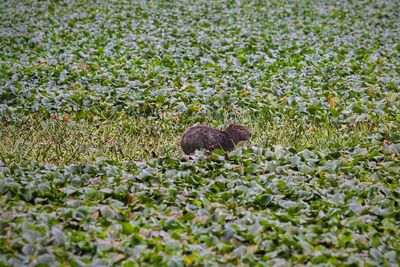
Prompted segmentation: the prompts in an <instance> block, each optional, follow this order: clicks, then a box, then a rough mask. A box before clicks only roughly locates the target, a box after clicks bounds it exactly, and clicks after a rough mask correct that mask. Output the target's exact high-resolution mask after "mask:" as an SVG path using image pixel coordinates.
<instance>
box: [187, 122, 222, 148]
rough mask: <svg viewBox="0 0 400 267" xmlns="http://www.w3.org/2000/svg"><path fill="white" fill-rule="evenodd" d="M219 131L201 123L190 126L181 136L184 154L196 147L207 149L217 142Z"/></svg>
mask: <svg viewBox="0 0 400 267" xmlns="http://www.w3.org/2000/svg"><path fill="white" fill-rule="evenodd" d="M220 135H221V131H219V130H217V129H214V128H211V127H208V126H203V125H196V126H193V127H190V128H189V129H188V130H187V131H186V132H185V133H184V134H183V135H182V138H181V147H182V150H183V152H184V153H185V154H191V153H193V152H194V151H195V150H196V149H209V148H210V147H212V146H215V145H216V144H218V143H219V139H220Z"/></svg>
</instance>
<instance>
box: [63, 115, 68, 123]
mask: <svg viewBox="0 0 400 267" xmlns="http://www.w3.org/2000/svg"><path fill="white" fill-rule="evenodd" d="M68 121H69V116H68V115H67V114H65V115H64V116H63V122H68Z"/></svg>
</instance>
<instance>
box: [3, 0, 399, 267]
mask: <svg viewBox="0 0 400 267" xmlns="http://www.w3.org/2000/svg"><path fill="white" fill-rule="evenodd" d="M289 2H290V1H288V3H283V2H281V1H127V0H126V1H111V0H110V1H84V0H76V1H5V2H2V3H0V18H1V19H0V30H1V31H0V51H1V53H0V61H1V68H0V115H1V118H2V121H4V123H3V124H2V125H4V127H6V125H9V124H12V123H13V120H16V119H17V118H18V117H20V116H23V115H32V114H37V113H39V114H40V115H41V116H47V117H49V119H50V118H52V119H54V120H58V119H59V118H61V120H63V119H64V120H65V121H68V119H69V118H70V117H69V116H71V118H73V120H75V121H76V122H77V123H79V121H80V120H84V121H85V122H87V121H89V122H91V121H93V120H95V121H99V120H102V119H108V120H111V121H112V120H113V119H115V120H117V119H118V118H121V117H123V118H124V119H125V120H126V119H127V118H128V119H129V118H130V117H131V118H134V119H135V120H142V118H146V120H148V119H151V120H153V121H163V120H166V122H164V121H163V123H166V124H167V125H169V127H171V126H170V125H172V124H176V123H177V122H179V123H181V122H185V123H187V124H189V123H191V122H194V121H195V120H194V119H192V118H194V117H196V116H198V114H203V116H210V118H213V116H218V114H219V116H220V117H221V116H223V115H221V114H226V113H230V114H235V116H238V117H240V116H241V114H246V116H248V117H247V118H252V119H253V120H254V121H253V122H252V123H254V124H257V123H258V121H263V120H271V121H274V123H276V124H279V123H281V120H282V118H287V117H291V118H293V119H295V120H296V121H297V122H298V123H303V124H307V123H310V122H312V123H314V124H316V125H318V123H321V125H322V124H326V123H328V124H330V125H333V126H332V127H337V128H339V129H340V128H341V127H348V128H352V127H357V125H358V124H366V125H369V126H370V129H372V130H371V132H370V133H368V138H367V140H368V141H366V142H363V143H362V144H359V145H356V146H351V147H346V148H343V147H337V146H335V145H334V144H332V145H330V144H329V146H330V149H329V151H323V152H322V151H319V150H317V149H315V148H314V147H308V148H307V149H304V148H302V149H299V148H298V147H296V148H293V147H282V146H269V145H268V142H267V143H265V144H266V145H265V146H264V147H247V148H245V147H244V148H239V149H238V150H235V151H233V152H232V153H230V154H229V155H224V153H222V151H216V152H215V153H214V154H213V155H211V156H209V157H207V156H204V155H203V154H202V153H199V154H197V155H196V156H194V157H192V158H186V157H185V158H183V157H180V156H178V157H177V156H173V157H171V156H168V155H166V157H163V158H158V159H154V160H150V161H144V162H142V161H111V160H109V159H98V160H97V161H96V162H93V163H92V164H79V163H77V164H71V165H65V166H64V165H59V166H56V165H51V164H43V163H41V162H34V161H33V162H31V163H29V164H18V163H16V164H7V165H6V164H4V162H2V161H1V160H0V193H1V197H0V206H1V207H0V266H10V265H11V266H23V265H29V266H36V265H37V266H55V265H58V264H60V265H62V266H69V265H73V266H86V265H93V266H109V265H112V264H121V265H123V266H126V267H128V266H142V265H146V264H148V265H154V266H164V265H168V266H181V265H195V266H198V265H207V266H208V265H217V264H220V265H249V266H256V265H260V266H262V265H274V266H288V265H294V264H296V263H298V264H304V265H307V264H310V265H316V264H323V265H349V266H357V265H361V266H363V265H364V266H398V264H399V263H400V241H399V235H400V229H399V228H400V201H399V199H400V186H399V173H400V161H399V154H400V126H399V122H400V93H399V91H400V90H399V84H400V40H399V39H400V38H399V29H400V20H399V18H398V11H399V10H400V2H399V1H372V0H371V1H355V0H354V1H311V0H301V1H293V2H292V3H289ZM66 114H68V115H66ZM63 116H64V117H63ZM38 124H39V123H38ZM41 125H47V124H43V123H42V124H41ZM152 125H153V126H154V125H156V126H157V125H160V124H152ZM141 127H143V129H144V127H145V126H143V125H142V126H141ZM154 127H155V126H154ZM178 127H179V126H178ZM181 128H182V127H181ZM143 129H142V130H143ZM168 129H169V128H168ZM140 130H141V129H140V128H138V129H135V131H140ZM283 131H284V129H283ZM124 134H127V133H124ZM316 134H317V133H316ZM60 138H63V137H62V136H61V137H60ZM0 142H2V139H1V136H0ZM0 147H2V146H0ZM1 152H2V151H1V150H0V153H1ZM0 156H1V155H0Z"/></svg>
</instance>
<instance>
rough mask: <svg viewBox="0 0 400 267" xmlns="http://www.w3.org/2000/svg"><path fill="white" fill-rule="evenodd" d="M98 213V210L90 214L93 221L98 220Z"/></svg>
mask: <svg viewBox="0 0 400 267" xmlns="http://www.w3.org/2000/svg"><path fill="white" fill-rule="evenodd" d="M99 215H100V212H99V211H98V210H95V211H93V212H91V213H90V216H91V217H92V218H94V219H97V218H99Z"/></svg>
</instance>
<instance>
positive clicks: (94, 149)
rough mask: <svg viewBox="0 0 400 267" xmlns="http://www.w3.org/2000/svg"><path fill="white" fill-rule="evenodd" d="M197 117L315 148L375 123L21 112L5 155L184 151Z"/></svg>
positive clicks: (2, 145) (64, 159)
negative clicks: (87, 116)
mask: <svg viewBox="0 0 400 267" xmlns="http://www.w3.org/2000/svg"><path fill="white" fill-rule="evenodd" d="M195 121H197V122H200V123H203V124H207V125H211V126H214V127H217V128H220V129H222V128H223V127H224V126H225V125H227V124H228V123H229V122H231V121H235V122H238V123H241V124H244V125H246V126H248V127H249V128H250V129H251V130H252V132H253V136H252V139H251V141H250V142H246V143H243V145H255V146H258V147H262V148H268V147H271V146H273V145H282V146H293V147H296V148H297V149H302V148H311V149H316V150H320V151H326V150H332V149H345V148H347V147H350V146H357V145H358V144H362V143H364V142H366V141H367V138H368V136H370V135H371V131H372V130H373V129H372V127H371V126H370V125H367V124H356V125H354V126H351V127H350V126H346V125H342V126H336V125H330V124H304V123H301V122H298V121H295V120H293V119H290V118H287V117H286V118H283V119H281V120H279V121H270V120H262V119H260V118H254V117H251V116H250V115H241V116H239V117H236V118H231V117H229V116H221V117H214V118H212V117H210V116H209V115H207V116H205V115H204V117H197V118H196V119H195V120H193V122H191V121H185V122H182V121H181V119H180V118H177V117H168V118H163V119H162V120H155V119H154V118H153V119H152V118H144V117H142V118H135V117H126V116H121V117H118V118H115V119H112V120H104V119H101V120H100V119H98V120H92V121H91V120H80V121H75V120H73V119H70V118H69V117H64V118H63V117H61V118H58V117H57V118H55V117H53V118H49V117H46V116H43V115H34V114H33V115H29V116H26V117H19V118H17V119H15V120H13V121H6V120H3V121H1V122H0V160H1V161H3V163H4V164H12V163H14V164H24V163H28V162H30V161H32V160H36V161H39V162H43V163H53V164H60V165H61V164H70V163H90V162H94V161H95V160H96V159H97V158H99V157H105V158H109V159H113V160H116V161H122V160H137V161H145V160H148V159H150V158H151V157H152V154H151V152H152V151H154V152H155V153H156V154H157V155H158V156H160V157H164V156H174V157H179V156H181V155H182V152H181V149H180V146H179V138H180V135H181V134H182V133H183V132H184V131H185V129H186V128H188V127H190V126H191V125H193V124H194V123H195Z"/></svg>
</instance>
